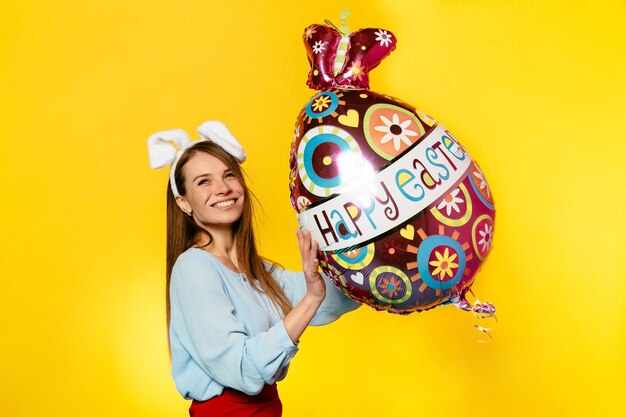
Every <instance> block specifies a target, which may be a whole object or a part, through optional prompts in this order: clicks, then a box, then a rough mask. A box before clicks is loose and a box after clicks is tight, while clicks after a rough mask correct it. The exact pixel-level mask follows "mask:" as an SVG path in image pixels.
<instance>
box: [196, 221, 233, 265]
mask: <svg viewBox="0 0 626 417" xmlns="http://www.w3.org/2000/svg"><path fill="white" fill-rule="evenodd" d="M209 234H210V235H211V238H212V239H209ZM196 242H197V244H198V246H200V247H202V248H203V249H205V250H206V251H208V252H210V253H211V254H213V255H215V256H219V257H225V258H229V259H231V261H232V262H233V263H234V264H235V265H236V262H237V248H236V246H235V236H234V234H233V230H232V228H231V227H230V226H227V227H224V228H219V227H215V228H211V229H207V230H206V231H205V230H203V231H201V232H199V233H198V235H197V237H196ZM209 242H210V243H209Z"/></svg>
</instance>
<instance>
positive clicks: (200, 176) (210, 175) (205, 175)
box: [193, 174, 213, 182]
mask: <svg viewBox="0 0 626 417" xmlns="http://www.w3.org/2000/svg"><path fill="white" fill-rule="evenodd" d="M212 176H213V174H200V175H198V176H197V177H195V178H194V179H193V182H196V180H197V179H198V178H202V177H212Z"/></svg>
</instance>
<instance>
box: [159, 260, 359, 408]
mask: <svg viewBox="0 0 626 417" xmlns="http://www.w3.org/2000/svg"><path fill="white" fill-rule="evenodd" d="M273 276H274V277H275V278H276V280H277V281H278V282H279V283H280V285H281V287H282V288H283V291H284V292H285V295H286V296H287V298H288V300H289V301H290V302H291V304H292V305H294V306H295V305H296V304H298V302H299V301H300V300H301V299H302V297H303V296H304V294H305V292H306V283H305V279H304V274H303V273H302V272H292V271H288V270H282V269H280V268H276V269H275V271H274V272H273ZM324 279H325V281H326V298H325V299H324V301H323V302H322V305H321V306H320V308H319V309H318V311H317V313H316V314H315V316H314V317H313V320H312V322H311V324H312V325H323V324H327V323H330V322H332V321H334V320H336V319H337V318H339V317H340V316H341V315H342V314H344V313H346V312H348V311H352V310H354V309H356V308H357V307H359V306H360V304H359V303H356V302H354V301H352V300H350V299H349V298H348V297H346V296H345V295H343V294H342V293H341V292H340V291H339V290H338V289H337V288H336V287H335V286H334V284H333V283H332V282H331V281H330V280H328V278H326V277H324ZM170 308H171V318H170V348H171V351H172V376H173V377H174V381H175V383H176V388H177V389H178V391H179V392H180V393H181V395H182V396H183V397H185V398H187V399H196V400H199V401H204V400H208V399H209V398H212V397H214V396H216V395H220V394H221V393H222V390H223V389H224V387H230V388H234V389H236V390H238V391H241V392H244V393H246V394H249V395H254V394H257V393H259V392H260V391H261V389H262V388H263V386H264V385H265V384H272V383H274V382H276V381H280V380H282V379H283V378H284V377H285V376H286V374H287V368H288V366H289V362H290V361H291V358H293V356H294V355H295V354H296V352H297V351H298V347H297V346H296V345H294V344H293V343H292V341H291V339H290V338H289V336H288V335H287V331H286V330H285V325H284V324H283V321H282V314H281V313H279V311H278V310H277V309H276V307H275V306H274V305H273V304H272V302H271V301H270V300H269V298H268V297H267V296H266V295H265V294H264V293H260V292H258V291H255V290H254V289H253V288H252V287H251V285H250V283H249V282H248V280H247V279H246V277H245V275H244V274H239V273H236V272H234V271H231V270H230V269H228V268H226V267H225V266H224V265H223V264H222V263H221V262H219V261H218V260H217V259H216V258H214V257H213V255H211V254H209V253H208V252H206V251H204V250H202V249H198V248H190V249H188V250H187V251H185V252H184V253H183V254H181V255H180V256H179V257H178V259H177V261H176V263H175V265H174V268H173V270H172V277H171V282H170Z"/></svg>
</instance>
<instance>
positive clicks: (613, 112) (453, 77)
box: [0, 0, 626, 417]
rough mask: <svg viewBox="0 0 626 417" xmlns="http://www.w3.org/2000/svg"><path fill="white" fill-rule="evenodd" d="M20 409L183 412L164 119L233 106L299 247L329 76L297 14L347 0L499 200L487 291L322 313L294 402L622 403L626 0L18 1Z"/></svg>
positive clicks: (14, 244) (8, 131) (270, 240)
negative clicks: (303, 199)
mask: <svg viewBox="0 0 626 417" xmlns="http://www.w3.org/2000/svg"><path fill="white" fill-rule="evenodd" d="M0 7H1V9H0V112H1V123H0V151H1V153H0V155H1V156H0V173H1V174H0V175H1V178H2V195H3V196H2V205H1V208H0V210H1V212H0V218H1V226H2V228H1V242H2V247H1V254H0V265H1V267H0V268H1V271H2V272H1V275H2V281H1V286H0V317H1V320H2V328H1V342H0V354H1V356H0V363H1V365H0V366H1V368H0V375H1V378H2V379H1V382H0V384H1V389H0V409H1V411H0V414H2V415H3V416H8V417H17V416H30V415H46V416H107V417H110V416H183V415H186V413H187V411H186V410H187V407H188V404H187V403H186V402H185V401H184V400H182V399H181V398H180V397H179V395H178V393H177V392H176V390H175V387H174V384H173V382H172V380H171V377H170V375H169V361H168V353H167V347H166V334H165V313H164V300H163V295H164V270H165V266H164V255H165V249H164V247H165V227H164V225H165V193H166V181H167V172H166V170H161V171H152V170H150V169H149V166H148V157H147V151H146V138H147V137H148V136H149V135H150V134H151V133H153V132H155V131H158V130H163V129H170V128H175V127H180V128H184V129H186V130H187V131H189V132H191V133H192V135H193V137H194V138H195V137H196V134H195V128H196V127H197V126H198V125H199V124H200V123H202V122H203V121H205V120H207V119H220V120H223V121H224V122H225V123H226V124H227V125H228V126H229V127H230V129H231V130H232V132H233V133H234V134H235V135H236V136H237V137H238V138H239V139H240V141H241V142H242V143H243V144H244V146H245V147H246V149H247V151H248V154H249V161H248V162H246V163H245V167H246V168H247V171H248V173H249V176H250V178H251V180H250V183H251V186H252V188H253V190H254V191H255V192H256V194H257V196H258V197H259V199H260V201H261V202H262V205H263V208H264V210H263V211H262V212H260V213H259V224H258V226H259V227H258V229H259V237H260V241H261V246H262V250H263V253H264V254H265V255H266V256H269V257H270V258H274V259H277V260H279V261H281V262H282V263H283V264H284V265H286V266H287V267H290V268H292V269H293V268H298V266H299V259H298V254H297V247H296V244H295V237H294V235H293V230H294V228H295V227H296V222H295V215H294V212H293V210H292V208H291V206H290V203H289V193H288V187H287V182H288V181H287V177H288V154H289V146H290V142H291V138H292V132H293V124H294V121H295V116H296V115H297V113H298V111H299V109H300V108H301V107H302V106H303V105H304V104H305V103H306V101H307V99H308V97H310V96H311V95H312V94H313V91H311V90H309V89H308V88H307V87H306V86H305V80H306V76H307V72H308V64H307V61H306V57H305V52H304V47H303V45H302V42H301V34H302V31H303V29H304V27H306V26H307V25H308V24H310V23H314V22H318V23H322V21H323V19H325V18H329V19H331V20H333V21H335V22H338V15H339V11H340V9H342V8H349V9H351V11H352V17H351V18H350V19H349V25H350V28H351V29H352V30H356V29H358V28H361V27H367V26H374V27H382V28H386V29H389V30H391V31H393V32H394V33H395V34H396V36H397V38H398V39H399V41H398V47H397V49H396V51H394V52H393V53H392V54H391V55H390V56H389V57H388V58H387V59H385V60H384V61H383V62H382V64H381V65H380V67H378V68H377V69H375V70H374V71H373V72H372V74H371V80H372V82H371V87H372V90H374V91H379V92H384V93H387V94H390V95H393V96H397V97H399V98H401V99H403V100H405V101H406V102H408V103H411V104H413V105H414V106H416V107H417V108H418V109H421V110H423V111H426V112H427V113H429V114H431V115H432V116H433V117H435V118H436V119H438V120H439V121H440V122H442V123H443V124H444V125H445V126H446V127H448V128H449V129H450V130H451V131H452V132H454V133H455V135H456V137H457V138H459V139H460V141H461V143H462V144H463V145H464V146H465V147H466V149H468V150H469V152H470V153H471V154H472V156H473V157H474V158H475V159H476V160H477V161H478V162H479V163H480V164H481V167H482V168H483V170H484V171H485V174H486V176H487V179H488V180H489V184H490V186H491V189H492V191H493V194H494V196H495V199H496V205H497V210H498V214H497V227H496V237H495V249H494V251H493V252H492V254H491V256H490V258H489V260H488V262H487V263H486V264H485V266H484V268H483V270H482V271H481V272H480V274H479V275H478V277H477V280H476V283H475V285H474V290H475V291H476V292H477V295H478V296H479V297H480V298H482V299H484V300H489V301H492V302H494V303H495V304H496V305H497V307H498V318H499V325H498V327H497V329H496V330H495V331H494V332H493V335H494V342H493V343H491V344H481V343H479V342H478V340H479V339H480V338H481V337H480V333H479V332H478V331H476V330H475V329H473V328H472V326H473V324H474V323H475V319H473V317H471V315H469V314H467V313H463V312H461V311H459V310H456V309H454V308H452V307H440V308H437V309H435V310H432V311H428V312H425V313H421V314H413V315H410V316H407V317H398V316H393V315H389V314H386V313H376V312H374V311H371V310H370V309H368V308H362V309H360V310H359V311H357V312H356V313H354V314H351V315H348V316H346V317H344V318H342V319H341V320H339V321H338V322H337V323H334V324H332V325H330V326H326V327H321V328H313V329H310V330H308V331H307V333H306V334H305V336H304V337H303V339H302V342H301V351H300V352H299V353H298V355H297V356H296V357H295V359H294V361H293V362H292V367H291V370H290V374H289V376H288V377H287V379H286V380H285V381H284V382H282V383H280V384H279V389H280V391H281V396H282V398H283V403H284V406H285V416H286V417H295V416H310V417H313V416H370V415H371V416H374V415H379V416H388V415H395V416H459V415H478V416H527V415H535V416H579V415H580V416H582V415H602V416H621V415H625V413H626V402H625V400H624V394H625V393H626V354H625V352H626V346H625V345H626V291H625V290H626V288H625V283H624V281H625V277H626V263H625V259H626V256H625V255H624V253H625V251H626V238H625V237H624V236H625V233H626V221H625V220H624V215H625V213H626V192H625V191H624V189H625V188H626V186H625V185H626V184H625V179H624V178H625V177H626V169H625V168H624V156H625V155H626V140H625V139H626V138H625V134H626V111H625V101H626V100H625V99H626V75H625V74H626V58H625V57H626V50H625V45H626V29H624V22H625V20H626V6H625V3H624V2H623V1H545V0H544V1H538V0H537V1H522V0H519V1H513V0H511V1H504V0H483V1H479V0H475V1H469V0H467V1H459V0H457V1H452V0H450V1H443V0H441V1H434V0H432V1H413V0H403V1H400V0H394V1H391V0H390V1H364V0H362V1H344V2H334V1H325V0H319V1H307V2H294V1H286V0H285V1H271V2H270V1H267V2H264V3H261V2H259V3H257V2H242V1H235V0H230V1H224V2H217V1H199V0H198V1H133V0H125V1H119V0H116V1H70V0H63V1H32V0H31V1H19V2H18V1H14V2H8V1H2V2H1V3H0Z"/></svg>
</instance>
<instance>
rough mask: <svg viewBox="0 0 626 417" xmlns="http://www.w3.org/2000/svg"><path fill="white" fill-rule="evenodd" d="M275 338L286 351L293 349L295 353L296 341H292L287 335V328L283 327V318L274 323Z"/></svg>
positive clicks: (296, 348)
mask: <svg viewBox="0 0 626 417" xmlns="http://www.w3.org/2000/svg"><path fill="white" fill-rule="evenodd" d="M276 331H277V338H278V343H279V344H280V346H282V347H283V348H284V349H285V351H286V352H290V351H293V353H295V352H296V351H297V350H298V342H297V341H296V342H294V341H293V340H291V337H289V333H287V328H286V327H285V322H284V320H281V321H280V323H277V325H276Z"/></svg>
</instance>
